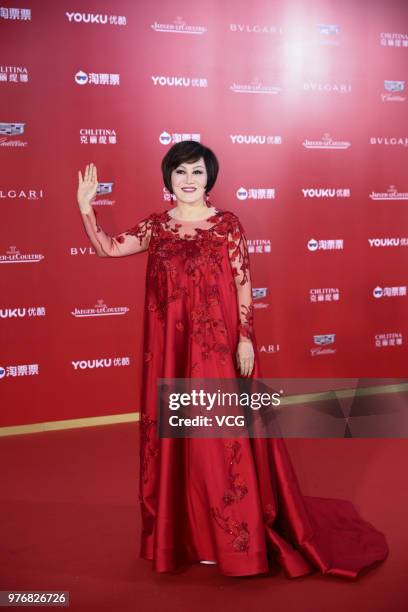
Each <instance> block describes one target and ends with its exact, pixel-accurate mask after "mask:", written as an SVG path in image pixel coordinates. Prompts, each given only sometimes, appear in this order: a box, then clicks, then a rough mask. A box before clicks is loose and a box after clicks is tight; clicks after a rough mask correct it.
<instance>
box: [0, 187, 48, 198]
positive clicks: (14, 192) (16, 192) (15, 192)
mask: <svg viewBox="0 0 408 612" xmlns="http://www.w3.org/2000/svg"><path fill="white" fill-rule="evenodd" d="M43 197H44V191H43V190H42V189H38V190H37V189H0V199H7V200H42V198H43Z"/></svg>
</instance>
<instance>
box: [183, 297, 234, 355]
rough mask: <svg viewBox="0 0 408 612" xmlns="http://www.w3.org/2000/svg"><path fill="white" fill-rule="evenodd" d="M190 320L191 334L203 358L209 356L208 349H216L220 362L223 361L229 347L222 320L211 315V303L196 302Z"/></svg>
mask: <svg viewBox="0 0 408 612" xmlns="http://www.w3.org/2000/svg"><path fill="white" fill-rule="evenodd" d="M191 320H192V330H191V335H192V337H193V339H194V341H195V342H197V343H198V344H199V345H200V347H201V355H202V357H203V359H208V358H209V356H210V351H217V352H218V353H219V355H220V361H221V363H225V362H226V355H227V354H228V353H230V347H229V345H228V343H227V342H226V336H227V330H226V328H225V324H224V321H223V320H222V319H216V318H215V317H213V316H212V314H211V305H210V304H209V303H208V302H205V303H202V304H198V305H197V306H195V307H194V308H193V310H192V313H191Z"/></svg>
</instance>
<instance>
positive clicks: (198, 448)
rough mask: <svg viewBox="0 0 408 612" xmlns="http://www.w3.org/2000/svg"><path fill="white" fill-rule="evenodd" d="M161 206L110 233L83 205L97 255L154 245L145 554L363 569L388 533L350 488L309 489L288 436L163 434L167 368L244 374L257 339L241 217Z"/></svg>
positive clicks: (148, 318) (163, 560) (239, 566)
mask: <svg viewBox="0 0 408 612" xmlns="http://www.w3.org/2000/svg"><path fill="white" fill-rule="evenodd" d="M211 212H213V213H214V214H213V216H211V217H209V218H207V219H205V220H200V221H195V222H194V221H179V220H176V219H174V218H173V217H172V216H171V215H170V214H169V211H164V212H159V213H152V214H150V215H149V216H148V217H146V218H144V219H143V220H142V221H140V222H139V223H138V224H137V225H135V226H134V227H132V228H131V229H129V230H127V231H125V232H122V233H121V234H118V235H117V236H114V237H111V236H108V235H107V234H106V233H105V232H104V230H103V229H102V228H101V226H100V225H99V223H98V220H97V218H96V214H95V210H94V209H92V210H91V211H90V212H89V213H88V214H84V213H83V214H82V218H83V222H84V226H85V230H86V233H87V235H88V237H89V238H90V240H91V242H92V244H93V246H94V247H95V249H96V251H97V253H98V255H101V256H108V257H119V256H126V255H131V254H134V253H138V252H140V251H142V250H148V262H147V272H146V289H145V311H144V312H145V314H144V360H143V375H142V385H141V404H140V406H141V419H140V426H141V427H140V432H141V438H140V442H141V444H140V483H139V487H140V505H141V514H142V534H141V550H140V555H141V557H143V558H144V559H148V560H152V562H153V564H152V568H153V569H154V570H155V571H157V572H169V571H174V570H176V569H178V568H180V567H182V566H183V565H186V564H189V563H194V562H198V561H200V560H213V561H216V563H217V567H218V569H219V571H220V572H221V573H222V574H224V575H228V576H246V575H252V574H261V573H267V572H268V571H269V568H270V567H271V566H272V565H275V566H279V567H281V568H282V569H283V571H284V572H285V575H286V576H287V577H290V578H293V577H297V576H303V575H305V574H309V573H311V572H313V571H320V572H321V573H323V574H329V575H332V576H338V577H343V578H349V579H355V578H356V577H357V576H358V574H359V573H360V572H361V570H363V569H364V568H368V567H370V566H371V565H373V564H374V563H376V562H379V561H382V560H384V559H385V558H386V557H387V555H388V546H387V542H386V539H385V537H384V535H383V533H381V532H380V531H378V530H377V529H376V528H375V527H374V526H373V525H372V524H370V523H369V522H367V521H366V520H364V519H363V518H362V517H361V516H360V515H359V513H358V512H357V510H356V509H355V507H354V506H353V504H352V503H351V502H350V501H347V500H341V499H331V498H324V497H312V496H307V495H303V494H302V492H301V490H300V487H299V484H298V480H297V477H296V474H295V472H294V469H293V466H292V463H291V460H290V457H289V454H288V451H287V448H286V445H285V443H284V440H283V439H282V438H248V437H243V438H242V437H240V438H239V439H225V438H205V439H203V438H201V439H197V438H177V439H175V438H160V437H158V435H157V422H158V415H157V408H156V399H157V388H156V379H157V378H194V377H198V378H235V377H238V376H240V374H239V372H238V369H237V366H236V359H235V352H236V347H237V343H238V339H239V337H240V336H246V337H249V338H251V339H252V341H253V345H254V350H255V365H254V369H253V371H252V374H251V376H252V377H253V378H260V377H261V374H260V369H259V358H258V354H257V349H256V346H257V344H256V338H255V332H254V329H253V304H252V292H251V279H250V266H249V257H248V250H247V243H246V238H245V234H244V231H243V228H242V225H241V223H240V221H239V219H238V217H237V216H236V215H235V214H234V213H233V212H231V211H228V210H220V209H218V210H217V209H214V211H209V213H210V214H211Z"/></svg>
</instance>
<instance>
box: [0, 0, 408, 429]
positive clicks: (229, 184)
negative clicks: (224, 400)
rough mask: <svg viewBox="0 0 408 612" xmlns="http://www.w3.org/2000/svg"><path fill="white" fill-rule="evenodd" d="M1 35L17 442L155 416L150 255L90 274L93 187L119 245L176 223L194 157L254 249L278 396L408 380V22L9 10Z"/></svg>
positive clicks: (11, 403)
mask: <svg viewBox="0 0 408 612" xmlns="http://www.w3.org/2000/svg"><path fill="white" fill-rule="evenodd" d="M0 28H1V38H0V40H1V45H2V53H1V60H0V61H1V64H2V65H1V67H0V79H1V80H0V91H1V103H0V109H1V113H0V131H1V134H0V167H1V181H0V196H1V208H2V223H1V238H0V240H1V245H0V263H1V264H2V265H1V266H0V274H1V283H2V284H1V296H0V315H1V318H0V326H1V362H0V393H1V397H2V401H1V413H0V419H1V421H0V425H2V426H7V425H18V424H24V423H38V422H42V421H48V420H60V419H67V418H77V417H87V416H98V415H111V414H119V413H127V412H132V411H138V410H139V407H138V406H137V405H136V399H135V398H136V396H137V394H136V390H137V385H138V384H139V375H140V367H141V361H140V355H141V339H142V336H141V335H142V314H143V298H144V274H145V266H146V257H147V255H146V253H144V254H140V255H135V256H133V257H129V258H119V259H101V258H98V257H97V256H96V255H95V254H94V252H93V250H92V248H91V246H90V243H89V241H88V239H87V237H86V235H85V232H84V229H83V227H82V221H81V218H80V214H79V211H78V209H77V204H76V186H77V170H78V169H79V168H82V169H83V168H84V166H85V164H86V163H88V162H90V161H93V162H94V163H95V164H96V165H97V168H98V178H99V180H100V183H101V186H100V189H101V193H100V195H99V196H98V198H97V201H96V202H95V206H96V207H97V210H98V212H99V216H98V218H99V221H100V223H101V225H102V226H103V227H104V229H105V231H107V232H108V233H111V234H115V233H118V232H120V231H122V230H125V229H128V228H129V227H131V226H133V225H135V224H136V223H137V222H138V221H139V220H140V219H141V218H143V217H144V216H145V215H146V214H148V213H150V212H153V211H160V210H163V209H164V208H167V207H169V205H170V202H169V199H168V197H167V196H168V194H166V192H165V190H164V187H163V182H162V177H161V172H160V162H161V159H162V158H163V156H164V154H165V153H166V151H167V150H168V148H169V147H170V146H171V145H172V144H173V143H174V142H177V141H178V140H180V139H196V140H200V141H201V142H202V143H203V144H206V145H207V146H209V147H211V148H212V149H213V150H214V152H215V153H216V155H217V156H218V158H219V161H220V167H221V169H220V174H219V177H218V181H217V184H216V186H215V188H214V189H213V191H212V192H211V194H210V200H211V202H212V203H213V204H214V205H215V206H217V207H219V208H226V209H230V210H232V211H234V212H235V213H237V214H238V216H239V218H240V219H241V222H242V224H243V226H244V228H245V230H246V234H247V237H248V241H249V244H250V249H251V264H252V276H253V289H254V298H255V306H256V311H255V322H256V330H257V337H258V341H259V347H258V348H259V350H260V351H261V353H262V357H261V367H262V373H263V376H265V377H272V376H314V377H319V376H353V377H359V376H404V375H406V363H407V344H406V334H407V294H406V291H407V284H408V283H407V270H408V265H407V264H408V257H407V254H408V248H407V247H408V238H407V236H408V234H407V222H406V221H407V198H408V178H407V159H408V153H407V151H408V126H407V117H408V115H407V104H408V102H407V88H406V83H405V81H404V79H405V78H406V74H407V62H408V9H407V5H406V2H402V1H401V2H397V1H395V0H394V1H392V0H390V1H389V2H387V3H385V2H384V3H380V2H378V3H375V2H372V1H370V2H368V1H367V2H362V1H359V2H355V1H351V0H347V1H343V2H341V3H340V2H337V1H330V2H329V1H321V2H317V1H316V2H310V1H309V0H303V1H299V2H289V1H284V0H280V1H275V2H272V1H270V0H262V1H260V0H256V1H255V2H251V3H247V2H245V1H244V0H239V1H234V2H227V1H225V2H219V1H217V0H210V1H208V0H207V1H205V2H199V3H198V2H191V1H190V2H185V1H184V0H180V1H179V2H175V1H174V0H170V1H166V2H165V1H163V0H161V1H156V2H141V3H137V2H131V1H124V0H122V1H118V2H112V1H111V2H100V1H98V2H96V1H91V0H89V1H83V0H81V1H80V2H75V3H72V2H66V3H64V2H54V1H52V0H47V1H46V0H42V1H36V2H33V1H32V0H30V1H29V0H27V1H25V0H22V1H20V0H12V1H11V2H6V3H5V4H3V6H2V8H1V9H0Z"/></svg>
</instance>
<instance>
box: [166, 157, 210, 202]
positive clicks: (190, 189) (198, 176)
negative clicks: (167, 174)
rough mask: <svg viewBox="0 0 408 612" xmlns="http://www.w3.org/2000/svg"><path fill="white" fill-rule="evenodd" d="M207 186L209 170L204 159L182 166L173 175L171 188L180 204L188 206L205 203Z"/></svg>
mask: <svg viewBox="0 0 408 612" xmlns="http://www.w3.org/2000/svg"><path fill="white" fill-rule="evenodd" d="M206 185H207V170H206V167H205V162H204V159H203V158H202V157H200V159H199V160H198V161H196V162H193V163H192V164H190V163H183V164H180V165H179V166H177V168H175V169H174V170H173V172H172V173H171V186H172V189H173V192H174V195H175V196H176V198H177V200H178V201H180V202H185V203H187V204H194V203H195V202H197V201H198V200H200V201H201V202H203V201H204V193H205V186H206Z"/></svg>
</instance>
